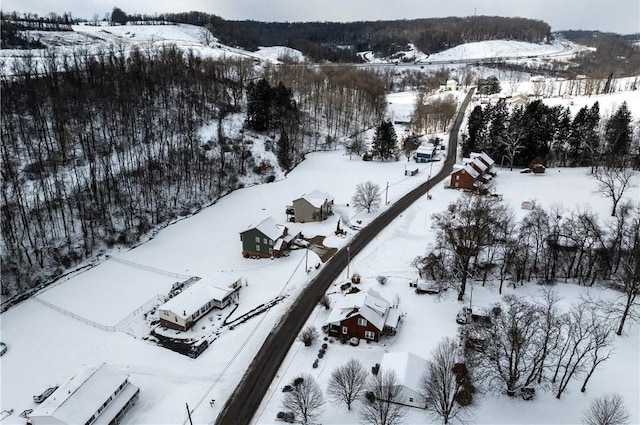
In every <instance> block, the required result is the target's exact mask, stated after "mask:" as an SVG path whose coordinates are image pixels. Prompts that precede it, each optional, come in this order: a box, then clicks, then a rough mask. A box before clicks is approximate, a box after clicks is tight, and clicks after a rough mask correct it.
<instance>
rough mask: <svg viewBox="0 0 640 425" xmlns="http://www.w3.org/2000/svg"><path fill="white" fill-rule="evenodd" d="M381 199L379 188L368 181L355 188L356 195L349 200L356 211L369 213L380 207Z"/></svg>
mask: <svg viewBox="0 0 640 425" xmlns="http://www.w3.org/2000/svg"><path fill="white" fill-rule="evenodd" d="M381 198H382V197H381V193H380V186H378V185H377V184H375V183H373V182H372V181H371V180H369V181H367V182H364V183H360V184H358V186H356V194H355V195H353V198H352V199H351V200H352V201H353V205H354V206H355V207H356V208H357V209H359V210H367V212H368V213H369V212H371V210H372V209H376V208H378V207H379V206H380V201H381Z"/></svg>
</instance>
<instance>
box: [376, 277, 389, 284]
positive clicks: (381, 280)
mask: <svg viewBox="0 0 640 425" xmlns="http://www.w3.org/2000/svg"><path fill="white" fill-rule="evenodd" d="M376 280H377V281H378V283H379V284H380V285H384V284H385V283H387V277H386V276H378V277H376Z"/></svg>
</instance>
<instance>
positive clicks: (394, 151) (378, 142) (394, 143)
mask: <svg viewBox="0 0 640 425" xmlns="http://www.w3.org/2000/svg"><path fill="white" fill-rule="evenodd" d="M372 150H373V157H374V158H378V159H381V160H383V161H384V160H387V159H389V158H395V157H396V156H397V155H398V153H399V149H398V137H397V136H396V130H395V129H394V128H393V123H392V122H391V121H390V120H386V121H383V122H381V123H380V125H379V126H378V128H376V134H375V136H374V137H373V146H372Z"/></svg>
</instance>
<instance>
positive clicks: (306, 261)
mask: <svg viewBox="0 0 640 425" xmlns="http://www.w3.org/2000/svg"><path fill="white" fill-rule="evenodd" d="M308 264H309V247H307V251H306V252H305V254H304V272H305V273H309V267H308Z"/></svg>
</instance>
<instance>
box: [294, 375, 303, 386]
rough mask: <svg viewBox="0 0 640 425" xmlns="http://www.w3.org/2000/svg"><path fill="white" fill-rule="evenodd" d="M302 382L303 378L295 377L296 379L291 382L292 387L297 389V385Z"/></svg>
mask: <svg viewBox="0 0 640 425" xmlns="http://www.w3.org/2000/svg"><path fill="white" fill-rule="evenodd" d="M303 382H304V378H303V377H302V376H299V377H297V378H296V379H294V380H293V386H294V387H297V386H298V385H300V384H302V383H303Z"/></svg>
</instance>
